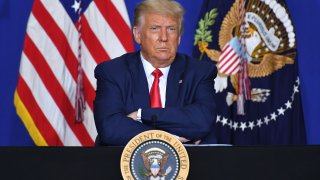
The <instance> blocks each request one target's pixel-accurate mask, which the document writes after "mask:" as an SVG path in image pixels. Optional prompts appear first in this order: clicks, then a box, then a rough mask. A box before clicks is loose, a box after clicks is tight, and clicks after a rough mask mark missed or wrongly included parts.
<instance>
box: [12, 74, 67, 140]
mask: <svg viewBox="0 0 320 180" xmlns="http://www.w3.org/2000/svg"><path fill="white" fill-rule="evenodd" d="M18 81H19V85H18V87H17V93H18V94H19V97H20V99H21V100H22V101H23V102H28V103H26V104H25V106H26V108H27V109H28V110H29V114H30V116H31V118H32V120H33V122H34V123H35V125H36V127H37V129H38V130H39V132H40V135H41V136H43V138H44V139H45V141H46V143H47V145H49V146H62V145H63V143H62V142H61V140H60V138H59V136H58V135H57V133H56V131H55V130H54V128H53V127H52V126H51V124H50V123H49V122H48V120H47V119H46V117H45V115H44V114H43V112H42V111H41V109H40V107H39V106H38V104H37V103H36V100H35V99H34V97H33V96H32V92H31V90H30V88H29V87H28V86H27V84H26V83H25V81H24V80H23V78H22V77H21V76H19V77H18ZM40 145H41V144H40Z"/></svg>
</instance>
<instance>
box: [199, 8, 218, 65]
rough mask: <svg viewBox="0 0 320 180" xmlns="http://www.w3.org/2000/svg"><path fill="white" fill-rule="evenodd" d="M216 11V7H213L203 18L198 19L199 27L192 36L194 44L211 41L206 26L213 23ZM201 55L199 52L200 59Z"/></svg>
mask: <svg viewBox="0 0 320 180" xmlns="http://www.w3.org/2000/svg"><path fill="white" fill-rule="evenodd" d="M217 11H218V10H217V8H213V9H211V11H209V12H207V13H206V14H205V16H204V19H200V20H199V23H198V24H199V28H198V29H197V30H196V34H195V36H194V43H193V45H194V46H196V45H198V43H199V42H207V43H209V42H212V35H211V30H208V28H209V26H212V25H213V24H214V23H215V18H216V17H217V15H218V12H217ZM202 56H203V53H201V56H200V59H202Z"/></svg>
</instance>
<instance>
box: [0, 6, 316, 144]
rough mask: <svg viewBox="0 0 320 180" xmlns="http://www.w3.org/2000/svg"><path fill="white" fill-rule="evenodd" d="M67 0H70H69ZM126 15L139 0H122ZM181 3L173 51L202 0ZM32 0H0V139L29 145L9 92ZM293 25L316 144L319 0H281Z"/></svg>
mask: <svg viewBox="0 0 320 180" xmlns="http://www.w3.org/2000/svg"><path fill="white" fill-rule="evenodd" d="M70 1H73V0H70ZM125 2H126V5H127V9H128V13H129V16H130V19H131V20H132V14H133V9H134V7H135V5H136V4H137V3H138V2H139V0H125ZM179 2H180V3H181V4H182V5H183V6H184V7H185V9H186V15H185V32H184V34H183V37H182V41H181V45H180V47H179V51H180V52H183V53H186V54H189V55H191V54H192V49H193V36H194V33H195V29H196V26H197V23H198V22H197V21H198V14H199V12H200V8H201V4H202V0H179ZM32 3H33V0H0V145H2V146H3V145H33V142H32V140H31V138H30V136H29V135H28V132H27V131H26V129H25V127H24V125H23V124H22V121H21V120H20V119H19V117H18V116H17V115H16V112H15V108H14V105H13V95H14V90H15V86H16V83H17V77H18V72H19V64H20V57H21V52H22V48H23V39H24V35H25V31H26V24H27V20H28V16H29V14H30V11H31V7H32ZM287 5H288V8H289V10H290V13H291V15H292V19H293V24H294V26H295V31H296V36H297V44H298V58H299V68H300V69H299V74H300V79H301V93H302V103H303V110H304V117H305V123H306V131H307V140H308V143H309V144H320V94H319V92H320V62H319V60H320V54H319V53H318V51H319V46H318V42H320V38H319V36H318V35H317V32H318V29H319V28H320V21H319V19H318V18H319V17H320V12H319V9H320V1H319V0H309V1H307V2H302V1H299V0H289V1H287Z"/></svg>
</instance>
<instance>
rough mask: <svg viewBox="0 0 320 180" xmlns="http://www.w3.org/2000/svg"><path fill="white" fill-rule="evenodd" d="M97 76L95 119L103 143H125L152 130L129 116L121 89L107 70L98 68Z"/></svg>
mask: <svg viewBox="0 0 320 180" xmlns="http://www.w3.org/2000/svg"><path fill="white" fill-rule="evenodd" d="M95 76H96V78H97V90H96V98H95V101H94V119H95V123H96V127H97V131H98V134H99V138H100V141H101V142H102V144H107V145H125V144H126V143H127V142H128V141H129V140H130V139H131V138H133V137H134V136H135V135H137V134H139V133H141V132H143V131H146V130H151V128H150V127H148V126H147V125H144V124H142V123H139V122H137V121H133V120H132V119H131V118H129V117H127V114H126V113H127V112H126V111H125V104H124V103H123V100H122V99H123V97H122V95H121V91H120V89H119V87H118V86H117V85H116V84H115V82H113V81H112V78H110V77H111V76H109V74H107V72H106V71H103V69H102V68H97V69H96V71H95Z"/></svg>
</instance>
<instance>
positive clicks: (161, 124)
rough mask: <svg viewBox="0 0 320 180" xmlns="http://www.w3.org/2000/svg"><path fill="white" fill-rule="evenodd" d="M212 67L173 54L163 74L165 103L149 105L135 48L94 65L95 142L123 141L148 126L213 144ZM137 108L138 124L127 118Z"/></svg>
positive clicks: (120, 143)
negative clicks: (166, 72)
mask: <svg viewBox="0 0 320 180" xmlns="http://www.w3.org/2000/svg"><path fill="white" fill-rule="evenodd" d="M214 68H215V67H214V66H213V65H212V64H209V63H206V62H202V61H199V60H194V59H192V58H191V57H189V56H186V55H182V54H179V53H178V54H177V55H176V58H175V60H174V62H173V63H172V64H171V67H170V70H169V74H168V79H167V88H166V89H167V90H166V91H167V92H166V104H165V108H150V100H149V90H148V82H147V78H146V75H145V72H144V69H143V65H142V62H141V59H140V53H139V52H136V53H128V54H125V55H123V56H121V57H118V58H116V59H114V60H111V61H108V62H103V63H101V64H99V65H98V66H97V67H96V69H95V77H96V79H97V90H96V98H95V101H94V119H95V123H96V127H97V131H98V139H99V140H98V141H100V142H99V143H100V144H103V145H126V143H127V142H128V141H129V140H130V139H131V138H133V137H134V136H135V135H137V134H139V133H141V132H143V131H146V130H151V129H159V130H164V131H166V132H169V133H172V134H174V135H177V136H180V137H185V138H187V139H191V140H198V139H201V143H216V137H215V134H214V129H213V126H214V121H215V117H216V112H215V99H214V82H213V80H214V77H215V74H214ZM139 108H142V122H143V123H140V122H137V121H134V120H132V119H131V118H129V117H127V115H128V114H130V113H131V112H134V111H137V110H138V109H139Z"/></svg>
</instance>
